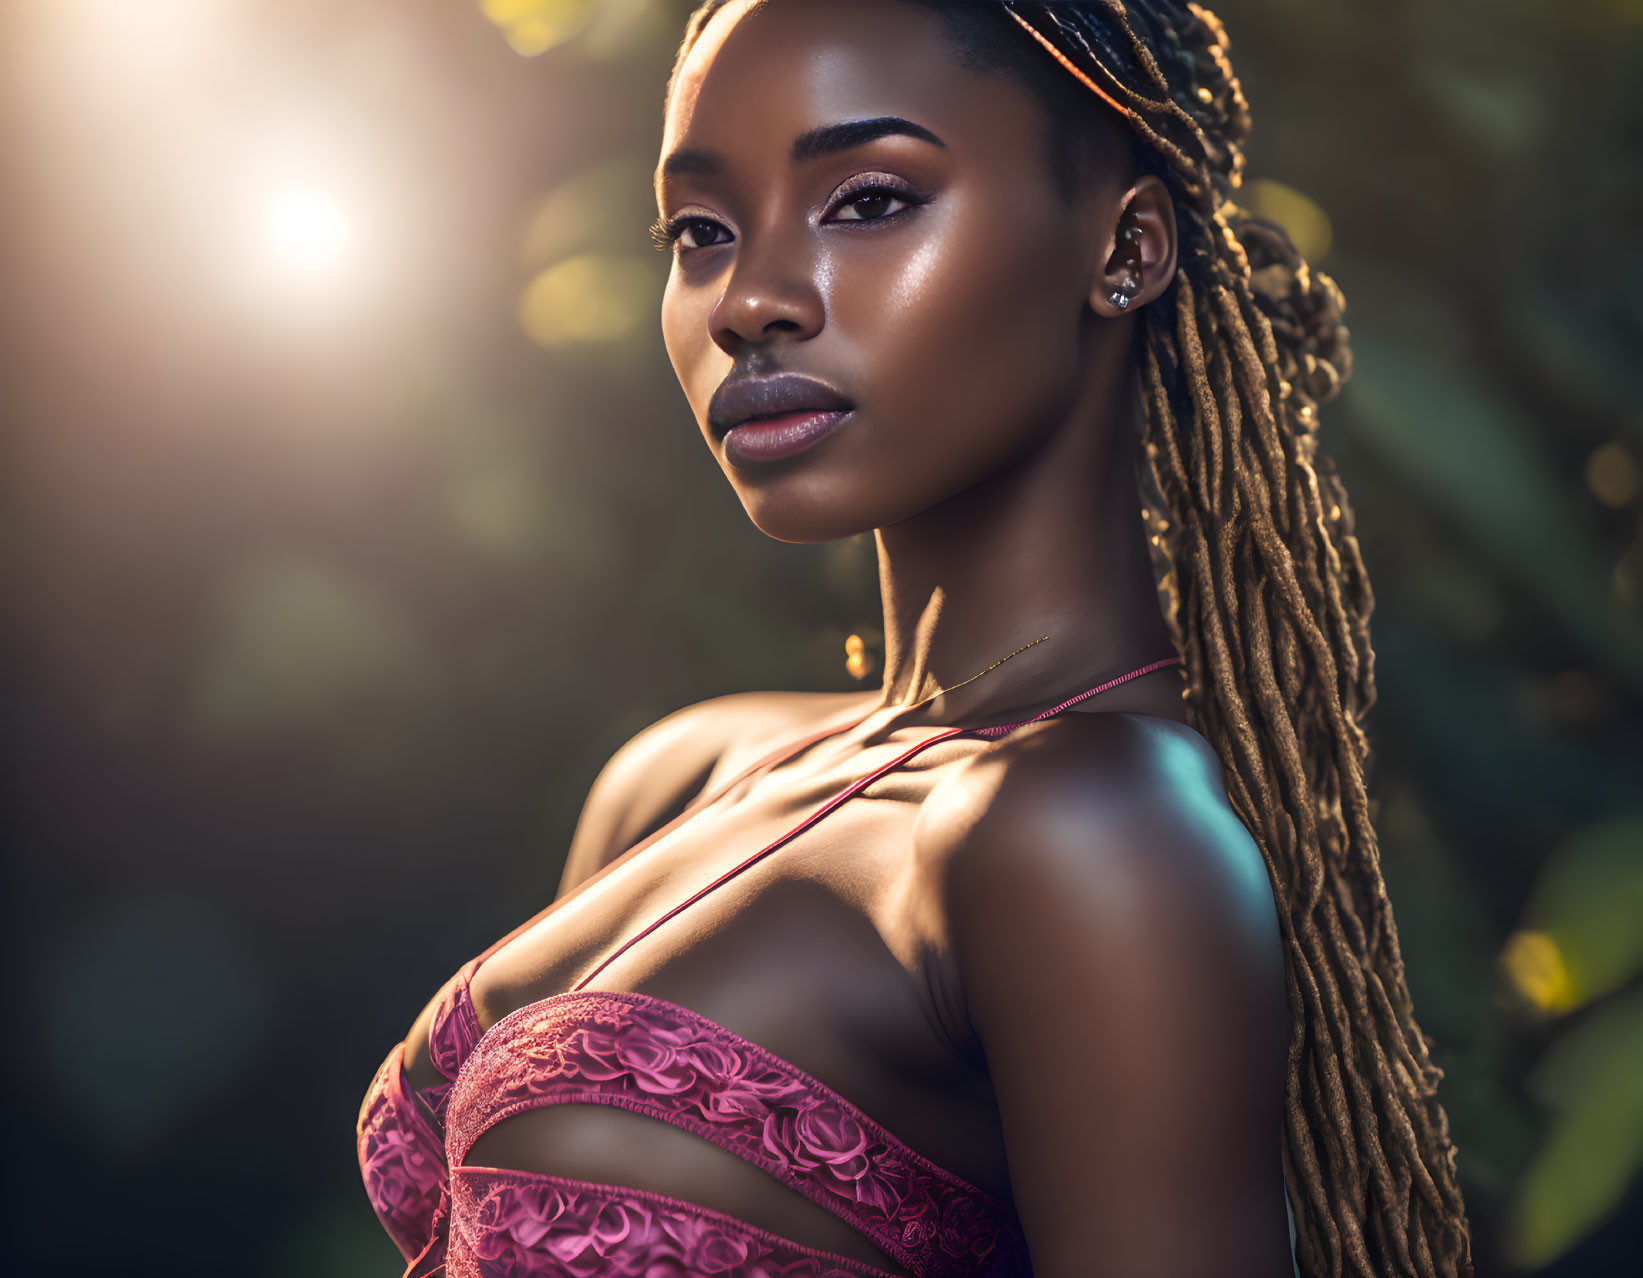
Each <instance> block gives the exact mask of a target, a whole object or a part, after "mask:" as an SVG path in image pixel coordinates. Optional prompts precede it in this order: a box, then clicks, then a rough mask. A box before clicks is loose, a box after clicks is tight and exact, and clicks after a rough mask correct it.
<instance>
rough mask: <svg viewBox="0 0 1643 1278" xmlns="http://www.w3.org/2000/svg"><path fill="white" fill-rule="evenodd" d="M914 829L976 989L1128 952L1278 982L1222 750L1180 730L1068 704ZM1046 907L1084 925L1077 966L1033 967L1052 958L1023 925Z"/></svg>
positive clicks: (989, 755) (1051, 976)
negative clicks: (1026, 941) (1038, 949)
mask: <svg viewBox="0 0 1643 1278" xmlns="http://www.w3.org/2000/svg"><path fill="white" fill-rule="evenodd" d="M918 839H919V845H920V846H919V852H920V855H921V857H922V858H923V859H924V860H925V861H926V862H927V863H928V864H930V865H931V866H932V867H934V868H935V869H936V871H937V876H938V878H937V881H938V882H939V885H940V892H941V897H942V907H943V911H944V914H945V921H946V926H947V929H948V932H949V938H950V940H951V942H952V944H953V946H954V950H955V953H957V954H959V955H961V956H964V957H965V959H966V963H965V966H966V967H968V968H969V971H968V973H967V974H966V978H965V979H966V985H970V984H975V983H980V982H982V981H987V982H996V983H998V984H999V985H1000V987H1002V988H1007V987H1008V986H1009V985H1010V984H1012V983H1014V982H1019V981H1024V980H1032V981H1039V982H1043V981H1045V980H1050V981H1054V980H1056V979H1058V973H1066V974H1068V975H1067V979H1068V980H1070V981H1076V980H1078V979H1080V977H1079V976H1078V975H1077V971H1078V969H1079V968H1081V967H1083V966H1084V965H1085V964H1087V963H1089V962H1099V961H1102V960H1103V959H1104V958H1111V959H1113V960H1115V961H1116V960H1117V959H1119V958H1120V957H1121V958H1122V959H1123V961H1124V963H1125V965H1126V966H1131V965H1133V964H1134V963H1136V962H1149V963H1153V964H1155V965H1162V964H1172V963H1173V964H1187V965H1190V964H1193V963H1195V962H1196V963H1198V964H1201V965H1202V967H1203V968H1204V971H1205V972H1206V973H1207V974H1208V975H1209V976H1211V977H1212V978H1217V979H1222V980H1224V981H1226V982H1228V983H1237V982H1244V983H1245V984H1246V985H1249V986H1252V987H1259V988H1260V989H1262V990H1264V991H1266V992H1267V993H1270V992H1271V990H1272V989H1274V988H1277V989H1280V990H1281V989H1282V975H1281V974H1282V947H1281V936H1280V932H1279V924H1278V918H1277V907H1276V902H1275V900H1274V896H1273V889H1272V883H1271V879H1270V877H1269V875H1268V872H1267V868H1266V863H1265V860H1264V858H1263V857H1262V855H1261V850H1260V848H1259V846H1258V845H1257V844H1256V842H1255V840H1254V839H1253V838H1252V837H1251V835H1250V833H1249V831H1248V830H1247V829H1246V828H1245V826H1244V824H1243V822H1242V821H1241V820H1239V818H1238V815H1237V813H1236V812H1235V811H1234V810H1233V808H1232V805H1231V803H1230V801H1229V800H1228V798H1227V794H1226V789H1225V782H1224V778H1223V774H1222V771H1221V765H1220V760H1219V758H1218V757H1217V756H1216V754H1215V751H1214V749H1213V748H1212V747H1211V746H1210V744H1209V743H1208V742H1207V741H1206V740H1205V739H1204V738H1203V737H1201V736H1200V735H1199V734H1198V733H1196V732H1195V731H1193V730H1192V729H1191V728H1189V727H1187V726H1186V725H1184V724H1180V723H1177V722H1175V721H1173V720H1169V719H1164V718H1161V717H1159V716H1156V715H1146V714H1125V713H1097V714H1070V715H1064V716H1061V717H1059V718H1057V719H1054V720H1051V721H1050V722H1048V723H1045V724H1042V725H1036V726H1034V727H1033V728H1029V729H1025V730H1022V731H1019V732H1017V733H1014V734H1012V735H1011V736H1010V737H1007V738H1005V739H1004V740H1003V741H1001V742H999V743H998V745H997V747H996V748H994V749H991V750H988V751H985V752H983V753H981V754H980V755H978V756H977V757H976V758H975V759H973V760H972V761H971V762H970V763H969V764H968V765H967V766H966V767H964V768H962V769H960V770H958V771H957V772H956V773H955V774H954V775H953V776H951V777H949V778H948V779H947V780H946V781H944V782H943V783H942V785H941V786H939V787H938V788H937V790H936V791H934V792H933V793H932V794H931V795H930V798H929V800H928V801H927V802H926V804H925V810H924V812H923V813H921V816H920V821H919V827H918ZM1057 903H1059V913H1058V908H1057ZM1035 917H1036V918H1038V919H1039V920H1040V923H1041V925H1042V926H1051V925H1053V924H1054V923H1055V921H1056V919H1057V918H1060V919H1061V920H1062V922H1063V925H1064V926H1065V927H1066V928H1068V929H1070V930H1071V931H1073V932H1076V934H1077V935H1076V936H1069V937H1067V938H1065V943H1066V944H1067V945H1068V946H1078V947H1081V954H1080V956H1079V957H1078V959H1077V961H1072V959H1071V957H1070V956H1069V962H1068V963H1066V964H1064V965H1061V966H1060V967H1054V966H1053V965H1052V967H1051V968H1050V970H1047V971H1046V970H1028V969H1029V968H1031V967H1032V965H1033V964H1034V963H1039V962H1041V961H1042V959H1043V955H1041V954H1040V955H1038V956H1037V957H1036V958H1035V957H1033V953H1034V952H1033V949H1032V947H1028V946H1024V945H1022V944H1021V943H1020V942H1021V939H1022V938H1021V937H1020V936H1019V934H1018V933H1019V929H1020V928H1021V927H1022V926H1024V925H1025V924H1026V922H1027V920H1029V919H1031V918H1035ZM1045 939H1046V941H1049V940H1051V939H1052V938H1051V937H1048V936H1047V937H1046V938H1045ZM1195 947H1196V949H1197V951H1198V952H1197V953H1196V954H1195V953H1194V952H1193V951H1194V949H1195ZM1217 974H1218V977H1217ZM1246 992H1249V991H1246Z"/></svg>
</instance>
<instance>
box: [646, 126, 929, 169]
mask: <svg viewBox="0 0 1643 1278" xmlns="http://www.w3.org/2000/svg"><path fill="white" fill-rule="evenodd" d="M897 134H900V135H902V136H905V137H910V138H919V139H921V140H923V141H925V142H930V143H933V144H934V145H936V146H939V147H940V148H941V149H942V150H943V151H945V150H946V149H947V144H946V143H945V142H943V141H942V140H941V139H940V138H939V137H937V136H936V135H935V134H934V133H932V132H930V130H929V129H927V128H925V127H924V126H923V125H922V124H914V123H913V122H912V121H911V120H904V119H902V118H901V117H900V116H899V115H880V116H875V117H873V118H872V119H870V120H842V121H840V122H839V123H837V124H823V125H819V126H817V127H816V128H814V129H806V130H805V131H804V132H803V133H801V134H799V136H798V137H796V138H794V139H793V146H792V149H791V151H790V152H789V154H788V162H789V163H790V164H791V165H792V166H793V167H794V168H797V167H798V166H799V165H801V164H808V163H810V161H812V160H819V159H821V158H822V157H823V156H824V155H834V154H836V153H838V152H840V151H849V150H851V149H852V148H854V147H858V146H865V145H866V144H867V143H869V142H873V141H876V140H878V139H879V138H885V137H892V136H895V135H897ZM725 167H726V165H725V162H724V159H723V157H721V156H720V155H719V154H718V153H717V152H714V151H695V150H691V149H689V148H683V147H682V148H680V149H679V150H677V151H675V152H673V153H672V154H671V155H669V156H668V157H667V159H665V160H663V161H662V167H661V169H660V171H659V172H658V179H657V180H658V181H661V182H665V181H666V180H667V179H668V178H675V177H686V176H711V175H714V174H719V173H723V172H724V170H725Z"/></svg>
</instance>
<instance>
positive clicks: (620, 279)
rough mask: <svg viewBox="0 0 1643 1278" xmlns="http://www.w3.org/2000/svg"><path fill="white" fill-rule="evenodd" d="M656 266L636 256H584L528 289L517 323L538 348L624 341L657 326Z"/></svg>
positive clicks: (538, 279)
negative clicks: (642, 329)
mask: <svg viewBox="0 0 1643 1278" xmlns="http://www.w3.org/2000/svg"><path fill="white" fill-rule="evenodd" d="M660 292H661V288H660V279H659V276H658V271H657V267H656V264H655V263H653V262H651V261H648V260H646V259H644V258H641V257H639V256H637V255H622V254H615V253H581V254H578V255H577V256H575V257H570V258H566V259H565V260H564V261H562V262H556V263H555V264H554V265H552V266H550V267H548V269H547V270H545V271H543V272H542V273H541V274H540V275H538V276H537V277H536V278H535V279H534V280H532V281H531V282H530V284H529V285H528V286H527V287H526V289H525V294H524V296H523V297H521V298H520V300H519V322H520V323H521V324H522V325H523V326H524V329H525V333H526V334H527V335H528V336H529V337H530V339H531V341H533V342H535V343H536V344H537V345H538V346H550V347H551V346H572V345H581V344H583V343H589V342H623V341H625V340H626V339H628V338H631V337H634V336H636V335H637V334H638V332H639V330H640V329H641V328H644V327H646V326H648V325H650V324H654V323H655V322H656V311H657V303H658V301H659V294H660Z"/></svg>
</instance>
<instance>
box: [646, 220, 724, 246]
mask: <svg viewBox="0 0 1643 1278" xmlns="http://www.w3.org/2000/svg"><path fill="white" fill-rule="evenodd" d="M718 225H719V224H718V223H717V222H715V221H713V219H712V218H706V217H688V216H686V217H670V218H657V219H656V221H655V222H653V223H651V227H650V239H651V242H652V243H653V244H655V245H656V247H657V248H658V249H660V250H661V251H662V252H663V253H668V252H671V251H672V249H673V246H674V244H675V243H676V242H677V241H678V239H679V238H680V237H681V236H682V235H684V233H685V232H686V231H687V230H689V229H690V228H691V227H693V226H718ZM720 229H721V230H723V229H724V228H723V227H720ZM681 247H682V248H684V249H693V248H714V247H716V246H715V245H712V244H685V245H682V246H681Z"/></svg>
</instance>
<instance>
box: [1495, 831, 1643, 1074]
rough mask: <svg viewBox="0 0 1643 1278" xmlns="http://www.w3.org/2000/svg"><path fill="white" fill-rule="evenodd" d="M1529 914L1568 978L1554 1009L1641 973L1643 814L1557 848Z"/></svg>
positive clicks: (1586, 833)
mask: <svg viewBox="0 0 1643 1278" xmlns="http://www.w3.org/2000/svg"><path fill="white" fill-rule="evenodd" d="M1524 917H1525V923H1526V926H1527V927H1528V928H1530V929H1533V933H1538V934H1540V935H1543V936H1545V937H1546V938H1548V939H1549V940H1550V941H1551V943H1552V944H1553V945H1554V946H1555V947H1556V950H1557V953H1558V955H1559V957H1560V960H1561V965H1562V967H1563V969H1564V972H1565V974H1566V976H1565V979H1566V981H1567V986H1568V989H1567V997H1566V1001H1565V1002H1564V1003H1563V1006H1562V1007H1557V1008H1554V1009H1553V1010H1565V1009H1567V1008H1574V1007H1579V1006H1581V1005H1582V1004H1584V1003H1589V1002H1591V1001H1592V1000H1593V999H1597V998H1601V997H1602V996H1603V995H1605V994H1608V993H1610V992H1612V991H1614V990H1616V989H1619V988H1620V987H1621V986H1622V985H1624V984H1625V983H1626V982H1627V981H1629V980H1630V979H1631V978H1632V977H1634V976H1636V975H1637V974H1638V972H1639V971H1643V817H1636V816H1629V817H1620V818H1617V819H1614V820H1610V821H1604V822H1601V823H1599V824H1596V825H1591V826H1587V827H1586V828H1585V829H1583V830H1580V831H1577V832H1576V833H1575V834H1573V835H1571V836H1570V837H1568V838H1567V839H1565V840H1564V841H1563V842H1562V843H1560V844H1558V846H1557V847H1555V848H1554V849H1553V850H1552V852H1551V854H1550V855H1549V856H1548V857H1547V858H1546V861H1545V862H1544V864H1543V865H1542V866H1541V869H1540V874H1539V877H1538V879H1537V880H1536V882H1535V885H1534V887H1533V888H1532V889H1531V890H1530V894H1529V900H1528V905H1527V908H1526V909H1525V912H1524ZM1639 1079H1640V1080H1643V1072H1640V1074H1639ZM1639 1086H1640V1087H1643V1082H1640V1083H1639Z"/></svg>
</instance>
